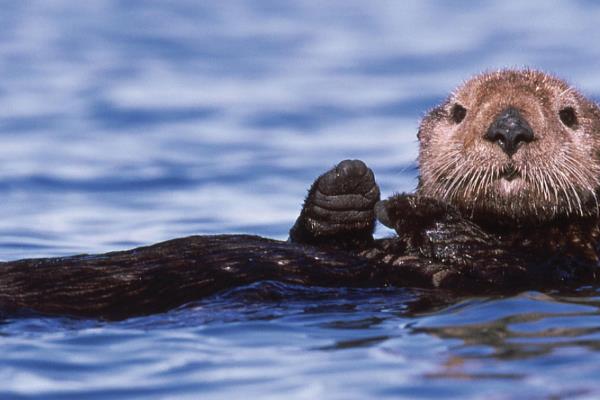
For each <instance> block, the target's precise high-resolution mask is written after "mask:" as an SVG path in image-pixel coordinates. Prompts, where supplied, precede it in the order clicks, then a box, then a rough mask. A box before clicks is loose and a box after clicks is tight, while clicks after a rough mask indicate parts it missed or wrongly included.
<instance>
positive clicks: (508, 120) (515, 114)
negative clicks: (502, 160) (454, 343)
mask: <svg viewBox="0 0 600 400" xmlns="http://www.w3.org/2000/svg"><path fill="white" fill-rule="evenodd" d="M484 138H485V139H486V140H489V141H490V142H492V143H496V144H497V145H498V146H500V147H501V148H502V150H504V152H505V153H506V154H507V155H508V156H509V157H511V156H512V155H513V154H515V153H516V151H517V150H518V149H519V147H520V146H521V144H523V143H529V142H531V141H532V140H533V130H532V129H531V127H530V126H529V123H528V122H527V120H526V119H525V118H523V116H522V115H521V113H520V112H519V110H517V109H516V108H513V107H509V108H507V109H506V110H504V111H502V112H501V113H500V114H499V115H498V116H497V117H496V119H495V120H494V122H492V124H491V125H490V127H489V128H488V130H487V132H486V133H485V135H484Z"/></svg>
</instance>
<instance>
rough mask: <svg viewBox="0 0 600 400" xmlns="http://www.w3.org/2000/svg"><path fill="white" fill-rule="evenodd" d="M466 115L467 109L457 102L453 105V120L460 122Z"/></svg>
mask: <svg viewBox="0 0 600 400" xmlns="http://www.w3.org/2000/svg"><path fill="white" fill-rule="evenodd" d="M466 116H467V109H466V108H464V107H463V106H461V105H460V104H455V105H454V107H452V121H454V122H455V123H457V124H460V123H461V122H462V120H463V119H465V117H466Z"/></svg>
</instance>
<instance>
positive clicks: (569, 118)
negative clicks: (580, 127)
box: [558, 107, 577, 128]
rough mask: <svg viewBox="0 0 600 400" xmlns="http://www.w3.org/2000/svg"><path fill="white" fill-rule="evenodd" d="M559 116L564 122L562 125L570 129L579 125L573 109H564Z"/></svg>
mask: <svg viewBox="0 0 600 400" xmlns="http://www.w3.org/2000/svg"><path fill="white" fill-rule="evenodd" d="M558 115H559V116H560V120H561V121H562V123H563V124H565V125H566V126H568V127H569V128H572V127H574V126H575V125H577V115H576V114H575V110H574V109H573V107H565V108H563V109H562V110H560V111H559V112H558Z"/></svg>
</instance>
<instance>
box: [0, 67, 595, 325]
mask: <svg viewBox="0 0 600 400" xmlns="http://www.w3.org/2000/svg"><path fill="white" fill-rule="evenodd" d="M418 139H419V142H420V151H419V170H420V175H419V184H418V187H417V189H416V192H415V193H413V194H398V195H395V196H392V197H391V198H389V199H386V200H383V201H381V199H380V191H379V188H378V186H377V184H376V182H375V178H374V174H373V172H372V171H371V170H370V169H369V168H368V167H367V166H366V165H365V164H364V163H363V162H362V161H360V160H345V161H342V162H341V163H339V164H338V165H337V166H336V167H334V168H333V169H331V170H330V171H328V172H326V173H325V174H323V175H321V176H320V177H318V178H317V179H316V180H315V182H314V183H313V185H312V186H311V188H310V190H309V193H308V196H307V198H306V200H305V202H304V206H303V208H302V211H301V213H300V216H299V217H298V219H297V220H296V223H295V224H294V226H293V227H292V229H291V230H290V239H289V241H288V242H281V241H275V240H270V239H265V238H260V237H257V236H244V235H221V236H194V237H190V238H183V239H176V240H172V241H169V242H164V243H159V244H157V245H154V246H150V247H143V248H139V249H134V250H130V251H124V252H115V253H108V254H104V255H97V256H87V255H84V256H74V257H65V258H52V259H37V260H21V261H14V262H7V263H3V265H0V311H4V312H14V311H20V310H24V309H32V310H34V311H36V312H44V313H51V314H69V315H83V316H93V317H103V318H125V317H128V316H131V315H139V314H147V313H152V312H157V311H162V310H166V309H169V308H171V307H175V306H178V305H181V304H183V303H186V302H189V301H191V300H195V299H198V298H201V297H203V296H206V295H209V294H212V293H215V292H217V291H219V290H222V289H227V288H231V287H234V286H238V285H244V284H248V283H252V282H256V281H259V280H279V281H283V282H288V283H294V284H305V285H318V286H379V285H381V286H383V285H395V286H421V287H438V288H448V289H451V290H453V291H459V292H465V291H466V292H467V293H477V292H490V291H495V292H507V291H512V290H521V289H542V288H545V287H565V286H577V285H581V284H594V283H596V282H597V281H598V279H599V274H598V268H599V260H598V254H599V253H598V252H599V246H598V243H599V242H598V238H599V236H600V235H599V228H598V221H599V218H598V215H599V211H598V191H599V188H600V109H599V108H598V106H597V105H596V104H595V103H594V102H592V101H591V100H588V99H587V98H585V97H584V96H583V95H581V94H580V93H579V92H578V91H577V90H575V89H574V88H572V87H571V86H569V85H568V84H566V83H565V82H564V81H562V80H560V79H558V78H554V77H552V76H549V75H547V74H545V73H542V72H538V71H533V70H502V71H498V72H494V73H484V74H481V75H478V76H476V77H474V78H472V79H470V80H469V81H467V82H466V83H464V84H463V85H462V86H460V87H459V88H458V89H457V90H456V91H455V92H453V93H452V94H451V95H450V96H449V97H448V98H447V99H446V100H445V101H444V102H443V103H442V104H441V105H440V106H438V107H435V108H434V109H432V110H431V111H429V112H428V113H427V115H426V116H425V118H424V119H423V120H422V122H421V125H420V127H419V131H418ZM376 220H379V221H380V222H382V223H383V224H385V225H387V226H389V227H391V228H393V229H394V230H395V231H396V233H397V235H396V236H393V237H389V238H385V239H377V240H376V239H374V238H373V231H374V227H375V222H376Z"/></svg>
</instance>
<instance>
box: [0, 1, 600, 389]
mask: <svg viewBox="0 0 600 400" xmlns="http://www.w3.org/2000/svg"><path fill="white" fill-rule="evenodd" d="M599 19H600V7H598V5H597V4H596V3H594V2H590V1H583V0H582V1H577V2H566V1H565V2H554V3H553V4H552V7H548V4H547V3H546V2H542V1H541V0H540V1H532V2H527V3H526V4H525V3H524V4H520V3H514V2H513V3H511V2H504V3H481V4H474V3H471V2H452V3H447V2H441V1H430V2H420V1H403V2H384V1H376V2H370V3H368V4H367V3H365V2H360V1H354V0H351V1H343V2H342V1H330V2H326V3H323V2H321V3H317V2H310V1H292V2H279V1H268V0H259V1H253V2H243V1H228V2H196V1H187V0H183V1H178V2H176V3H169V2H154V1H148V2H137V1H129V2H117V1H112V0H105V1H104V0H102V1H100V0H94V1H87V2H78V3H74V2H68V1H64V0H57V1H52V2H42V1H33V2H10V3H6V4H2V13H0V32H2V34H0V73H1V75H0V76H1V77H2V78H1V79H0V143H1V144H2V145H1V146H0V160H2V163H0V196H1V198H2V206H1V207H0V258H1V259H15V258H24V257H34V256H43V255H65V254H71V253H76V252H99V251H106V250H114V249H121V248H128V247H133V246H136V245H140V244H147V243H152V242H156V241H159V240H163V239H169V238H173V237H178V236H184V235H190V234H198V233H217V232H219V233H220V232H232V233H233V232H245V233H256V234H261V235H266V236H270V237H276V238H285V237H286V235H287V229H288V228H289V226H290V225H291V223H292V221H293V220H294V218H295V216H296V213H297V212H298V210H299V207H300V203H301V201H302V198H303V196H304V195H305V193H306V189H307V187H308V186H309V184H310V183H311V181H312V179H313V178H314V177H315V176H317V175H318V174H320V173H321V172H323V171H324V170H326V169H327V168H329V167H330V166H332V165H333V164H335V163H336V162H337V161H339V160H341V159H344V158H360V159H363V160H365V161H366V162H367V164H369V165H370V166H371V167H372V168H373V169H374V171H375V174H376V176H377V179H378V181H379V183H380V185H381V188H382V193H383V195H389V194H391V193H393V192H395V191H410V190H412V189H413V188H414V186H415V184H416V176H417V170H416V162H415V159H416V153H417V143H416V137H415V133H416V129H417V125H418V121H419V118H420V117H421V116H422V115H423V114H424V112H425V111H426V110H427V109H428V108H430V107H432V106H434V105H435V104H436V103H438V102H440V101H441V100H442V99H443V98H444V97H445V96H446V94H447V93H448V92H449V91H450V90H451V89H452V88H453V87H454V86H455V85H456V84H457V83H459V82H461V81H462V80H463V79H466V78H467V77H468V76H469V75H471V74H472V73H474V72H477V71H481V70H485V69H492V68H499V67H506V66H521V65H530V66H533V67H536V68H541V69H545V70H548V71H551V72H555V73H557V74H558V75H560V76H562V77H564V78H566V79H567V80H569V81H571V82H573V83H575V84H576V85H577V86H579V87H580V88H581V89H582V90H583V91H584V92H586V93H587V94H589V95H591V96H592V97H593V96H596V98H598V97H600V75H598V73H597V68H595V66H596V65H597V64H598V60H599V59H600V48H599V47H598V46H597V45H596V44H597V43H598V41H599V40H600V29H598V27H597V21H598V20H599ZM387 234H389V232H388V231H386V230H385V229H383V228H382V227H379V231H378V235H387ZM599 322H600V319H599V318H598V293H597V292H596V291H595V290H593V289H586V290H582V291H581V292H580V293H575V294H565V293H562V294H561V293H546V294H542V293H524V294H521V295H519V296H513V297H507V298H464V299H456V298H449V297H448V295H447V294H446V293H442V292H423V291H413V290H407V289H380V290H343V289H339V290H331V289H319V288H310V289H307V288H299V287H292V286H286V285H280V284H277V283H276V282H263V283H260V284H256V285H252V286H249V287H245V288H240V289H236V290H234V291H230V292H227V293H222V294H220V295H218V296H215V297H213V298H210V299H207V300H206V301H203V302H199V303H195V304H193V305H189V306H187V307H182V308H181V309H178V310H173V311H171V312H169V313H166V314H162V315H156V316H151V317H145V318H137V319H132V320H127V321H122V322H118V323H104V322H99V321H87V320H69V319H55V318H54V319H49V318H39V317H35V316H22V317H20V318H14V317H11V318H10V319H4V320H2V322H1V324H0V347H1V351H0V354H2V356H1V357H0V383H1V385H0V397H2V398H4V397H8V398H13V397H18V396H34V397H40V398H45V399H46V398H51V397H67V398H69V397H70V398H82V397H85V398H94V397H97V398H106V397H110V398H131V397H144V398H148V397H150V398H151V397H157V398H163V397H176V398H185V397H189V398H198V397H202V398H227V397H232V398H240V397H242V396H244V397H248V396H251V397H257V398H281V397H285V398H310V399H314V398H340V399H342V398H343V399H348V398H357V399H358V398H360V399H363V398H368V397H372V398H380V397H392V398H398V397H405V398H410V399H414V398H427V397H439V396H444V397H448V398H461V399H463V398H469V397H471V398H523V397H526V398H594V397H598V396H600V388H599V387H598V386H599V385H598V384H597V383H596V381H597V379H596V378H597V376H598V374H599V373H600V369H599V368H598V365H600V362H599V361H600V357H599V356H598V353H597V351H596V350H597V348H598V332H597V331H598V326H600V325H599Z"/></svg>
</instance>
